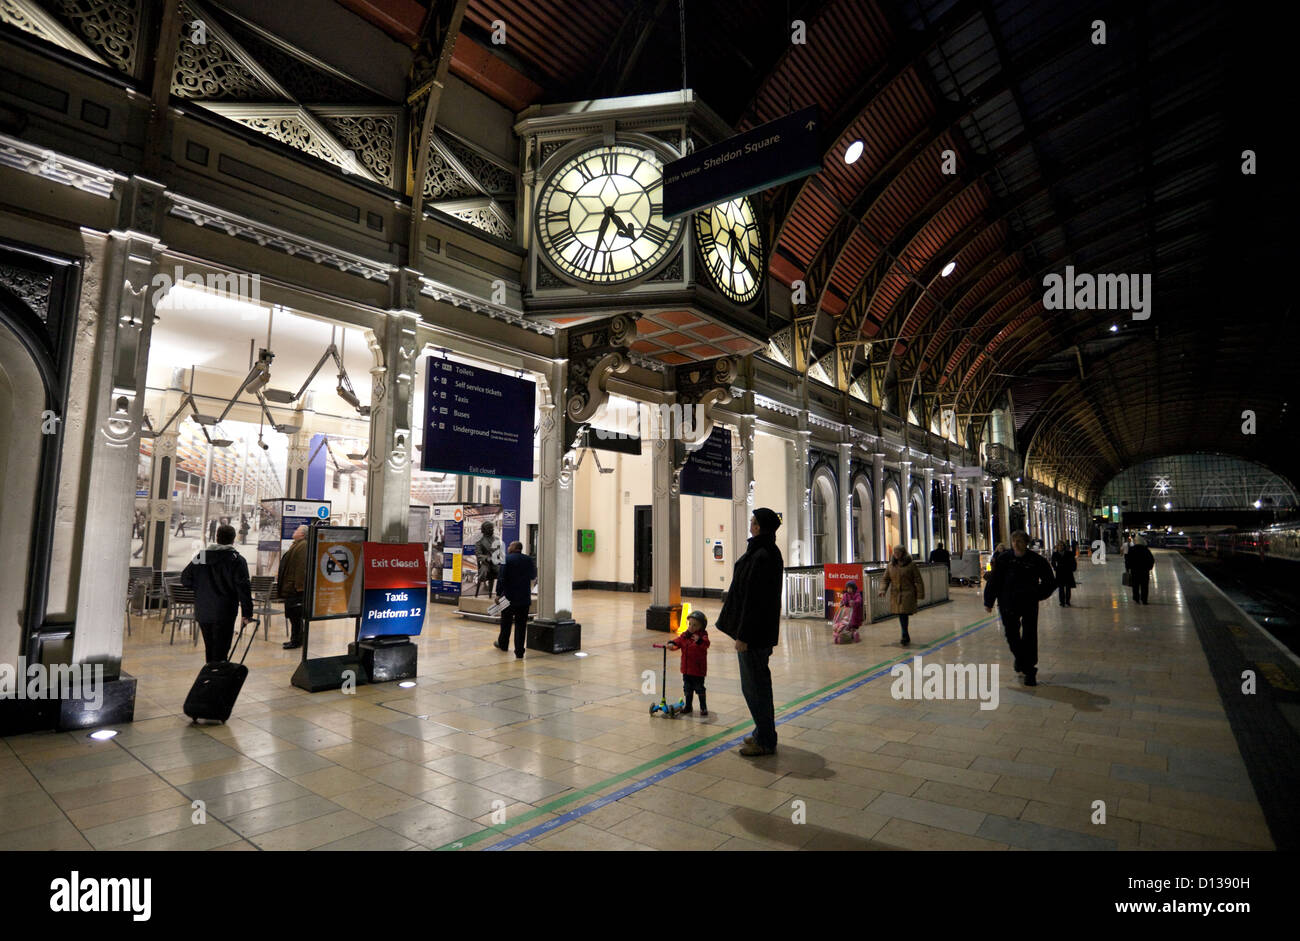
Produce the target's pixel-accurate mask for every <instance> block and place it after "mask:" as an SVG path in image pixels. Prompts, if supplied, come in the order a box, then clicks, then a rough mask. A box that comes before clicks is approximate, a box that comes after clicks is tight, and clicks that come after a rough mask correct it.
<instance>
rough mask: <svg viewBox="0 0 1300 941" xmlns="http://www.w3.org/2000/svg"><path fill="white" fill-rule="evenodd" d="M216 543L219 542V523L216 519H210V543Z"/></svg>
mask: <svg viewBox="0 0 1300 941" xmlns="http://www.w3.org/2000/svg"><path fill="white" fill-rule="evenodd" d="M216 541H217V521H216V520H215V519H210V520H208V542H216Z"/></svg>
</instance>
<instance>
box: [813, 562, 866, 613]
mask: <svg viewBox="0 0 1300 941" xmlns="http://www.w3.org/2000/svg"><path fill="white" fill-rule="evenodd" d="M862 576H863V569H862V565H861V564H860V563H835V562H828V563H827V564H826V565H824V566H822V578H823V587H824V588H825V591H824V592H823V594H824V595H825V597H826V620H828V621H833V620H834V619H835V614H836V612H837V611H839V607H840V601H841V599H842V598H843V597H844V586H845V585H847V584H848V583H849V582H853V584H855V585H856V586H857V587H858V591H860V592H861V593H862V595H863V599H864V600H863V603H864V604H865V603H866V601H865V598H866V594H867V586H866V585H864V584H863V582H862Z"/></svg>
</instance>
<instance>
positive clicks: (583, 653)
mask: <svg viewBox="0 0 1300 941" xmlns="http://www.w3.org/2000/svg"><path fill="white" fill-rule="evenodd" d="M586 655H587V651H585V650H579V651H578V652H577V653H575V654H574V656H575V657H585V656H586Z"/></svg>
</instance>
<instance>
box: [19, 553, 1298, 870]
mask: <svg viewBox="0 0 1300 941" xmlns="http://www.w3.org/2000/svg"><path fill="white" fill-rule="evenodd" d="M1184 564H1185V563H1182V562H1181V561H1175V559H1174V558H1173V557H1172V556H1169V555H1165V554H1162V555H1161V556H1160V558H1159V562H1158V567H1157V569H1156V572H1155V577H1154V582H1153V589H1152V598H1151V602H1152V603H1151V604H1150V605H1149V606H1147V607H1137V606H1135V605H1133V604H1132V603H1131V602H1130V601H1129V600H1128V599H1127V598H1126V597H1125V596H1124V595H1122V594H1121V593H1120V591H1119V584H1118V583H1119V570H1118V568H1117V567H1115V566H1109V567H1107V568H1106V569H1105V570H1102V569H1100V568H1097V569H1093V568H1091V567H1088V566H1084V568H1083V570H1082V571H1081V572H1080V575H1081V581H1082V583H1083V584H1082V586H1081V588H1080V589H1079V590H1078V591H1077V592H1076V595H1075V604H1074V606H1073V607H1072V608H1069V609H1062V608H1060V607H1058V606H1057V605H1056V604H1055V601H1054V600H1053V601H1052V602H1048V603H1045V604H1044V605H1043V606H1042V609H1041V610H1042V617H1041V620H1040V647H1041V660H1040V680H1041V683H1042V685H1040V686H1039V687H1038V688H1037V689H1032V690H1031V689H1025V688H1023V687H1021V686H1020V684H1019V682H1018V681H1017V679H1016V677H1015V675H1014V674H1013V673H1011V669H1010V658H1009V656H1008V655H1007V652H1006V649H1005V644H1004V642H1003V640H1002V637H1001V634H1000V631H999V628H998V625H996V624H990V625H989V626H987V627H984V628H982V629H979V630H975V631H974V632H972V633H967V634H966V635H965V636H960V637H959V639H956V640H953V639H952V635H954V634H956V635H961V634H963V632H965V631H966V630H967V629H969V627H970V626H971V625H974V624H976V622H979V621H980V620H981V619H984V618H985V617H986V616H985V614H984V610H983V608H982V606H981V603H980V601H979V600H978V598H977V596H976V594H975V592H974V591H973V590H970V589H954V601H953V602H952V603H950V604H946V605H942V606H939V607H937V608H934V609H930V610H925V611H923V612H922V613H921V614H920V615H919V616H917V617H915V618H914V620H913V625H912V629H911V632H912V637H913V640H914V646H913V648H912V649H911V650H910V651H904V650H903V649H902V648H901V647H899V646H898V645H897V643H896V642H897V633H896V632H897V628H896V625H895V623H894V622H892V621H890V622H884V623H882V624H879V625H875V626H872V627H869V628H868V629H866V630H864V631H863V636H864V640H863V642H862V643H861V644H857V645H853V646H834V645H832V644H831V643H830V632H829V630H828V629H827V627H826V625H825V624H824V623H822V622H812V621H794V622H787V623H786V624H785V625H784V626H783V628H782V636H781V647H780V648H779V650H778V651H777V652H776V653H775V654H774V656H773V659H772V672H773V678H774V685H775V692H776V701H777V704H778V709H779V708H780V707H781V706H783V705H786V704H791V703H793V702H794V701H795V700H800V703H799V705H804V704H806V702H807V699H805V697H809V696H810V694H812V693H814V692H817V691H824V692H826V693H829V692H834V691H835V690H836V689H837V688H842V687H844V686H845V685H851V684H849V683H848V681H849V680H850V679H851V678H852V679H854V680H857V679H862V678H863V677H866V676H870V675H872V674H873V673H879V672H880V671H881V669H882V666H883V665H886V664H887V663H888V662H890V661H892V660H894V659H896V658H900V657H904V656H906V657H908V658H910V657H911V656H913V655H915V654H920V655H922V656H923V658H925V660H926V661H927V662H930V661H933V662H938V663H976V664H978V663H990V664H992V663H997V664H1000V665H1001V675H1000V683H999V704H998V708H996V709H992V710H981V709H980V708H979V704H978V703H977V702H975V701H970V700H923V699H920V700H895V699H894V698H893V697H892V696H891V692H890V687H891V678H890V677H889V676H888V675H886V676H884V677H882V678H878V679H874V680H871V681H870V682H866V683H864V684H862V685H861V686H859V687H858V688H856V689H853V690H852V691H850V692H847V693H844V694H843V695H841V696H838V697H837V698H834V699H832V700H831V701H829V702H827V703H825V704H823V705H820V706H817V707H816V708H814V709H811V710H810V711H808V712H807V713H806V714H804V715H801V716H798V717H797V718H794V719H792V720H791V721H790V722H789V723H787V724H785V725H782V726H781V727H780V730H779V731H780V738H781V747H780V749H779V751H778V754H777V755H775V756H772V757H767V758H761V759H746V758H742V757H740V756H738V755H737V754H736V753H735V750H734V748H729V749H727V750H726V751H724V752H722V753H720V754H717V755H715V756H712V757H709V758H707V759H705V760H703V761H700V762H698V763H696V764H694V765H692V766H690V767H687V768H685V769H683V770H680V771H677V772H676V773H673V774H670V775H668V776H666V777H663V778H662V779H661V780H659V781H657V782H656V783H653V784H651V785H649V786H647V787H644V788H642V789H639V790H637V791H635V793H631V794H628V795H627V796H625V797H622V799H620V800H617V801H612V802H608V803H604V804H603V806H600V807H599V809H595V810H592V811H591V812H590V813H586V814H584V815H582V816H580V817H578V818H576V819H572V820H569V821H568V822H565V823H563V824H562V825H560V826H556V827H554V828H552V829H549V830H546V831H539V830H538V829H537V828H539V827H540V826H541V825H543V824H545V823H547V821H551V820H554V819H556V818H557V817H559V816H561V815H563V814H566V813H569V812H571V811H573V810H575V809H578V808H582V807H586V806H587V805H589V804H591V803H592V802H593V801H597V800H598V798H599V797H600V796H602V795H607V794H610V793H612V792H615V791H618V790H619V789H620V788H625V787H626V786H627V785H628V784H629V783H633V782H636V781H640V780H644V779H645V778H648V777H650V776H651V775H653V774H655V772H657V771H662V770H663V769H665V768H669V767H671V766H674V765H676V764H677V763H679V762H681V761H683V760H684V759H689V758H690V757H691V756H692V754H698V753H701V752H703V751H705V750H706V748H707V746H700V745H699V743H701V742H704V741H705V740H709V742H710V745H711V744H713V742H714V740H716V742H717V743H719V744H721V743H725V742H726V741H729V740H730V739H732V738H735V737H737V736H740V735H743V734H745V732H746V731H747V729H746V727H745V726H746V723H747V720H748V713H747V712H746V710H745V708H744V704H743V701H742V699H741V697H740V695H739V686H738V680H737V670H736V661H735V657H734V656H733V655H732V654H731V647H730V642H729V640H728V639H727V638H726V637H724V636H722V635H720V634H717V633H716V632H714V633H713V635H712V636H713V647H712V650H711V651H710V658H709V660H710V663H709V678H708V687H709V694H708V695H709V706H710V714H709V716H708V717H707V718H704V717H701V716H699V715H698V713H697V714H696V715H695V716H692V717H686V718H680V719H676V720H669V719H665V718H659V717H655V718H651V717H650V716H649V715H648V714H647V707H648V705H649V703H650V702H651V701H652V699H657V698H658V691H657V689H656V692H655V694H654V696H653V697H652V696H650V695H646V694H645V693H643V692H642V684H643V682H644V680H643V676H644V673H645V671H657V669H658V667H659V665H660V653H659V652H658V651H656V650H653V649H652V648H651V646H650V645H651V643H652V642H654V641H656V640H662V635H656V634H650V633H648V632H646V631H645V629H644V609H645V607H646V605H647V604H648V596H646V595H631V594H617V593H608V592H579V593H578V594H577V596H576V598H575V609H576V611H577V615H578V617H579V619H580V620H581V621H582V624H583V648H584V650H585V652H586V653H587V654H588V656H586V657H585V658H579V657H575V656H573V655H572V654H568V655H560V656H549V655H546V654H537V653H532V652H530V653H529V654H528V656H527V657H526V658H525V659H524V660H523V661H522V662H520V661H516V660H515V659H514V657H513V656H510V655H508V654H502V653H500V652H499V651H497V650H494V649H493V648H492V647H491V646H490V643H491V641H492V639H493V638H494V636H495V629H494V628H492V627H490V626H488V625H484V624H480V623H474V622H468V621H463V620H461V619H460V618H458V617H457V616H456V615H455V614H454V613H453V612H452V611H451V610H450V609H448V608H443V607H435V608H434V610H433V614H432V623H431V624H430V625H429V626H428V627H427V628H426V631H425V634H424V636H423V637H421V638H420V640H419V644H420V677H419V683H418V686H416V687H415V688H412V689H401V688H398V687H397V686H395V685H394V684H386V685H381V686H369V687H366V686H363V687H361V688H359V689H357V690H356V692H355V693H354V694H352V695H345V694H343V693H341V692H327V693H316V694H308V693H305V692H303V691H301V690H298V689H296V688H294V687H293V686H291V685H290V684H289V676H290V674H291V672H292V669H293V665H294V662H295V660H294V658H293V656H292V655H291V654H290V653H288V652H286V651H283V650H281V649H280V642H281V639H282V638H281V637H280V636H278V635H279V632H282V630H283V625H282V623H281V621H280V619H277V620H276V621H275V623H274V624H273V625H272V637H271V642H270V643H266V642H264V641H263V640H262V639H260V638H259V639H258V641H257V642H256V643H255V644H254V647H253V652H252V654H251V656H250V657H249V665H250V667H251V675H250V677H249V680H248V683H247V685H246V686H245V688H244V691H243V694H242V696H241V698H240V700H239V703H238V705H237V707H236V710H235V714H234V716H233V717H232V719H231V721H230V723H229V724H228V725H224V726H220V725H219V726H207V727H195V726H191V725H190V724H189V722H188V720H186V719H185V718H184V716H182V715H180V703H181V702H182V701H183V699H184V696H185V693H186V691H187V690H188V688H189V685H190V683H191V681H192V680H193V677H194V674H195V672H196V671H197V669H198V667H199V665H200V659H201V657H200V654H199V653H198V651H196V650H195V649H194V648H193V647H191V646H189V645H188V643H184V644H182V643H181V641H180V640H179V639H178V641H177V644H176V645H175V646H169V645H168V644H167V642H166V638H165V637H162V636H161V635H160V634H159V622H158V620H157V619H156V618H155V619H153V620H149V619H145V620H139V619H136V620H135V622H134V633H133V636H132V637H130V638H129V639H128V640H127V642H126V658H125V666H126V669H127V670H128V671H129V672H130V673H132V674H133V675H135V676H137V677H138V678H139V692H140V695H139V700H138V702H137V707H136V718H137V721H136V722H135V723H133V724H131V725H127V726H123V727H121V733H120V734H119V735H118V736H117V737H116V738H115V739H113V740H112V741H109V742H103V743H100V742H94V741H91V740H89V739H88V738H87V737H86V736H85V735H84V734H42V735H29V736H22V737H17V738H10V739H7V740H0V849H78V848H79V849H88V848H95V849H101V848H102V849H110V848H111V849H255V848H261V849H294V850H303V849H332V850H340V849H341V850H391V849H432V848H437V847H442V846H445V845H447V844H451V843H455V842H459V843H461V844H462V847H463V848H464V849H484V848H487V847H490V846H493V845H495V844H499V843H501V842H502V841H504V840H509V839H511V838H512V837H517V836H518V835H519V834H524V835H525V836H526V837H527V838H526V839H524V840H522V841H520V842H519V843H518V845H516V846H514V847H513V848H517V849H557V850H574V849H628V850H634V849H708V850H712V849H727V850H738V849H739V850H758V849H836V850H852V849H893V848H899V849H989V850H1007V849H1182V848H1187V849H1238V848H1239V849H1266V848H1272V845H1273V844H1272V841H1271V839H1270V835H1269V831H1268V829H1267V827H1266V825H1265V822H1264V818H1263V815H1262V813H1261V811H1260V808H1259V804H1258V803H1257V801H1256V799H1255V795H1254V792H1253V789H1252V786H1251V783H1250V780H1249V778H1248V776H1247V773H1246V768H1245V766H1244V764H1243V762H1242V759H1241V755H1240V753H1239V751H1238V748H1237V744H1236V742H1235V740H1234V738H1233V735H1232V732H1231V731H1230V729H1229V725H1228V721H1227V719H1226V717H1225V714H1224V710H1223V707H1222V705H1221V703H1220V701H1219V697H1218V695H1217V693H1216V690H1215V686H1214V683H1213V681H1212V679H1211V677H1210V674H1209V670H1208V667H1207V663H1206V659H1205V655H1204V654H1203V652H1202V650H1201V647H1200V645H1199V642H1198V641H1197V637H1196V632H1195V631H1194V630H1193V629H1192V627H1191V625H1190V620H1189V616H1188V614H1187V611H1186V609H1185V606H1184V598H1183V594H1182V590H1181V588H1180V585H1179V582H1178V580H1177V578H1176V577H1175V573H1174V566H1175V565H1184ZM700 607H702V608H703V610H705V612H706V613H708V614H709V615H710V618H712V617H713V616H714V615H715V614H716V612H717V608H718V603H717V602H716V601H706V602H704V603H703V604H701V605H700ZM344 631H345V628H344V627H342V626H338V625H336V626H333V627H330V628H328V629H325V630H323V631H319V632H318V634H317V636H316V637H314V639H313V645H312V646H313V651H314V652H315V653H318V654H328V653H338V652H341V651H342V648H343V646H344V644H345V643H346V639H345V637H344ZM321 634H323V635H324V636H323V637H321V636H319V635H321ZM945 640H946V641H947V642H946V645H944V646H942V647H940V648H939V649H934V650H929V649H927V646H926V645H928V644H932V643H936V642H938V643H944V642H945ZM675 659H676V658H675V657H672V658H670V660H669V664H670V687H669V688H670V692H672V693H673V695H674V697H675V696H676V695H677V694H678V693H679V692H680V687H679V683H678V675H677V673H676V670H677V665H676V663H675V662H674V661H675ZM872 668H874V669H872ZM789 711H792V710H787V713H788V712H789ZM779 717H780V713H778V718H779ZM692 746H699V747H695V748H693V747H692ZM1098 801H1101V802H1104V812H1105V822H1104V824H1102V823H1096V822H1094V819H1098V816H1097V815H1098V808H1099V807H1100V805H1098V804H1097V802H1098Z"/></svg>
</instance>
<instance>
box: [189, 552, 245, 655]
mask: <svg viewBox="0 0 1300 941" xmlns="http://www.w3.org/2000/svg"><path fill="white" fill-rule="evenodd" d="M181 584H182V585H184V586H185V587H186V588H190V589H193V590H194V617H195V620H197V621H198V622H199V630H201V631H202V632H203V644H204V648H205V651H206V655H207V662H208V663H217V662H220V661H222V660H226V659H228V658H229V655H230V645H231V643H232V642H233V641H234V639H235V617H236V616H237V615H238V614H239V613H240V609H241V608H242V609H243V614H244V620H243V623H244V624H247V623H248V622H249V621H251V620H252V619H253V592H252V586H251V584H250V583H249V580H248V562H247V561H246V560H245V559H244V557H243V556H242V555H240V554H239V550H238V549H236V548H235V527H233V526H219V527H217V541H216V544H214V545H210V546H208V547H207V548H206V549H204V550H203V551H202V552H200V553H199V554H198V555H196V556H195V557H194V561H192V562H190V564H189V565H187V566H185V571H183V572H181Z"/></svg>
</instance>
